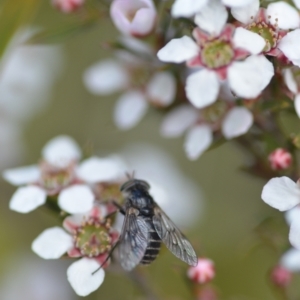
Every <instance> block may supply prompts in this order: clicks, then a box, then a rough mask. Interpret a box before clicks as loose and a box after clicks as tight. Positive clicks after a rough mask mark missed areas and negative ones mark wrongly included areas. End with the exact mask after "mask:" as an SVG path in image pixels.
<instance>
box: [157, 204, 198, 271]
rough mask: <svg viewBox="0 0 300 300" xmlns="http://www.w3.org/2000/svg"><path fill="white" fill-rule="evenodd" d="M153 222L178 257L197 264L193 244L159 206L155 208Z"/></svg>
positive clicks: (165, 242) (163, 239) (193, 264)
mask: <svg viewBox="0 0 300 300" xmlns="http://www.w3.org/2000/svg"><path fill="white" fill-rule="evenodd" d="M153 224H154V227H155V230H156V231H157V234H158V235H159V237H160V238H161V240H162V241H163V242H164V244H165V245H166V246H167V248H168V249H169V250H170V251H171V252H172V253H173V254H174V255H175V256H176V257H178V258H179V259H181V260H183V261H184V262H186V263H187V264H189V265H191V266H196V265H197V263H198V258H197V255H196V253H195V250H194V248H193V246H192V245H191V243H190V242H189V241H188V240H187V239H186V237H185V236H184V235H183V234H182V233H181V232H180V230H179V229H178V228H177V227H176V225H175V224H174V223H173V222H172V221H171V220H170V219H169V218H168V216H167V215H166V214H165V213H164V212H163V211H162V210H161V209H160V208H159V207H158V206H157V207H155V208H154V216H153Z"/></svg>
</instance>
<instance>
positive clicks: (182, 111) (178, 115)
mask: <svg viewBox="0 0 300 300" xmlns="http://www.w3.org/2000/svg"><path fill="white" fill-rule="evenodd" d="M198 115H199V113H198V111H197V110H196V109H195V108H193V107H192V106H191V105H187V104H183V105H181V106H178V107H176V108H175V109H173V110H172V111H170V112H169V113H168V114H167V115H166V116H165V118H164V120H163V122H162V124H161V127H160V132H161V135H162V136H164V137H178V136H180V135H182V134H183V132H184V131H185V130H186V129H188V128H189V127H190V126H192V125H193V124H195V123H196V121H197V119H198Z"/></svg>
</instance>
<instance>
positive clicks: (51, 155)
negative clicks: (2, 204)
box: [3, 136, 124, 214]
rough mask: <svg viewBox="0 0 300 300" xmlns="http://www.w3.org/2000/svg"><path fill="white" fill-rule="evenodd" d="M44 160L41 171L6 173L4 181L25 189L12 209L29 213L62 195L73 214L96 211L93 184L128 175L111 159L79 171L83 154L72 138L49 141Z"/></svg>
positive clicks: (62, 202) (97, 160) (83, 165)
mask: <svg viewBox="0 0 300 300" xmlns="http://www.w3.org/2000/svg"><path fill="white" fill-rule="evenodd" d="M42 156H43V159H44V161H43V163H42V164H41V166H40V167H39V166H35V165H33V166H28V167H21V168H16V169H9V170H6V171H4V173H3V177H4V178H5V179H6V180H7V181H8V182H10V183H11V184H13V185H17V186H18V185H25V186H24V187H19V188H18V189H17V191H16V192H15V193H14V194H13V196H12V198H11V201H10V209H12V210H14V211H17V212H20V213H28V212H30V211H32V210H34V209H36V208H37V207H39V206H41V205H43V204H45V203H46V200H47V195H58V205H59V207H60V208H61V209H62V210H64V211H66V212H68V213H70V214H74V213H84V212H87V211H89V210H90V209H91V208H92V206H93V203H94V200H95V195H94V193H93V191H92V188H91V185H92V184H95V183H98V182H102V181H103V182H110V181H118V180H120V178H122V177H123V174H124V168H123V166H121V165H120V163H119V162H118V161H116V160H115V159H113V158H110V157H108V158H97V157H92V158H89V159H87V160H85V161H83V162H82V163H81V164H79V166H78V167H77V168H75V165H76V163H77V162H78V161H79V159H80V157H81V151H80V149H79V147H78V145H77V144H76V142H75V141H74V140H73V139H71V138H70V137H68V136H59V137H56V138H54V139H52V140H51V141H49V142H48V143H47V144H46V145H45V147H44V148H43V150H42ZM55 174H56V175H57V176H55ZM80 182H81V183H80Z"/></svg>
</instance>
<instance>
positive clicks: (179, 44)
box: [157, 0, 200, 63]
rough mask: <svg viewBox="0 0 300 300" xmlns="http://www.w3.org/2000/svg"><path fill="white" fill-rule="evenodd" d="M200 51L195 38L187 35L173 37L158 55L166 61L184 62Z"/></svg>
mask: <svg viewBox="0 0 300 300" xmlns="http://www.w3.org/2000/svg"><path fill="white" fill-rule="evenodd" d="M185 1H186V0H185ZM199 51H200V50H199V47H198V45H197V44H196V43H195V42H194V41H193V39H192V38H190V37H188V36H186V35H185V36H183V37H181V38H178V39H172V40H171V41H170V42H169V43H168V44H166V45H165V46H164V47H163V48H161V49H160V50H159V51H158V52H157V57H158V58H159V59H160V60H161V61H164V62H174V63H182V62H184V61H187V60H189V59H191V58H193V57H195V56H196V55H198V53H199Z"/></svg>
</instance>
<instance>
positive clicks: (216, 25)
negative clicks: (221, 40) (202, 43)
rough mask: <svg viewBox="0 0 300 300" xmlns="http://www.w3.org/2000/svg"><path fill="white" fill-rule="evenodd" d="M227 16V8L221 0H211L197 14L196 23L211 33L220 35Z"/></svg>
mask: <svg viewBox="0 0 300 300" xmlns="http://www.w3.org/2000/svg"><path fill="white" fill-rule="evenodd" d="M227 18H228V12H227V9H226V8H225V6H224V5H223V4H222V3H221V2H220V0H210V1H208V3H207V5H205V6H204V7H203V8H202V9H201V11H200V12H199V13H198V14H197V15H196V16H195V23H196V24H197V25H198V26H199V27H200V28H201V29H203V30H204V31H206V32H208V33H210V34H211V35H219V34H220V33H221V31H222V29H223V27H224V25H225V24H226V21H227Z"/></svg>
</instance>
